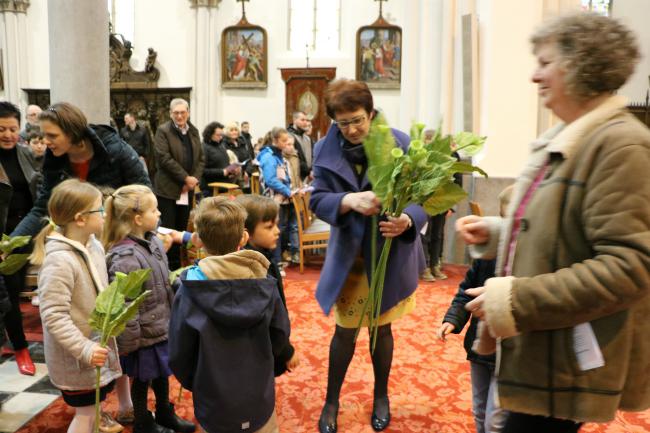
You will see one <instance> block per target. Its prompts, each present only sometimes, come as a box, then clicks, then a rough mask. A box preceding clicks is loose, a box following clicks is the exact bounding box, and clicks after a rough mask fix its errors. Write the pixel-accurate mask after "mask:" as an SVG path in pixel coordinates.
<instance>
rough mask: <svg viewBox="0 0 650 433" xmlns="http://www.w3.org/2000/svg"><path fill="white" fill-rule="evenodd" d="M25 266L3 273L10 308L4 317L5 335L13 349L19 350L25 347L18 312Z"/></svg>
mask: <svg viewBox="0 0 650 433" xmlns="http://www.w3.org/2000/svg"><path fill="white" fill-rule="evenodd" d="M26 273H27V266H23V267H22V268H21V269H20V270H19V271H18V272H16V273H15V274H13V275H5V276H4V279H5V284H6V286H7V292H9V301H10V302H11V310H9V311H8V312H7V314H6V315H5V318H4V322H5V329H6V330H7V336H8V337H9V341H11V345H12V346H13V348H14V350H20V349H24V348H26V347H27V340H26V339H25V331H24V330H23V314H22V313H21V312H20V292H21V291H23V289H24V287H25V274H26Z"/></svg>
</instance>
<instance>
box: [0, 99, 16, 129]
mask: <svg viewBox="0 0 650 433" xmlns="http://www.w3.org/2000/svg"><path fill="white" fill-rule="evenodd" d="M8 117H13V118H15V119H16V120H18V126H20V109H19V108H18V107H17V106H16V105H14V104H12V103H11V102H9V101H0V119H6V118H8Z"/></svg>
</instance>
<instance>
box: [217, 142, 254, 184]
mask: <svg viewBox="0 0 650 433" xmlns="http://www.w3.org/2000/svg"><path fill="white" fill-rule="evenodd" d="M223 143H224V145H225V146H226V149H228V150H231V151H232V152H233V153H234V154H235V155H237V159H238V160H239V162H241V163H244V161H246V164H244V165H243V166H242V170H243V171H245V172H246V173H248V174H249V175H250V174H251V173H253V160H254V159H255V151H254V150H253V145H252V144H250V143H249V142H248V141H247V140H246V139H244V137H241V136H240V137H238V138H237V144H234V143H233V142H232V141H231V140H230V139H229V138H228V137H226V138H224V139H223ZM247 160H248V161H247Z"/></svg>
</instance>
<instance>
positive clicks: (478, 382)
mask: <svg viewBox="0 0 650 433" xmlns="http://www.w3.org/2000/svg"><path fill="white" fill-rule="evenodd" d="M511 193H512V185H511V186H509V187H506V188H505V189H504V190H503V191H501V193H500V194H499V210H500V214H501V216H504V215H505V212H506V209H507V207H508V203H509V202H510V195H511ZM495 265H496V259H494V260H474V261H473V262H472V267H471V268H469V270H468V271H467V274H465V279H464V280H463V281H462V282H461V283H460V286H459V287H458V293H457V294H456V296H455V297H454V299H453V300H452V301H451V306H450V307H449V309H448V310H447V314H445V317H444V319H443V321H442V322H443V323H442V325H441V326H440V328H439V329H438V332H437V335H438V338H440V339H441V340H442V341H446V338H447V335H448V334H450V333H454V334H460V332H461V331H462V330H463V327H464V326H465V324H466V323H467V321H468V320H469V319H470V316H471V314H470V312H468V311H467V310H465V304H467V303H468V302H469V301H471V300H472V299H474V298H472V297H471V296H469V295H468V294H467V293H465V290H467V289H471V288H474V287H481V286H483V285H484V284H485V281H486V280H487V279H488V278H492V277H494V268H495ZM478 323H479V320H478V318H476V317H472V318H471V322H470V325H469V328H468V329H467V332H466V333H465V340H464V342H463V345H464V347H465V351H466V352H467V360H468V361H469V362H470V374H471V380H472V413H473V415H474V423H475V425H476V431H477V433H494V432H500V431H501V429H502V428H503V426H504V425H505V421H506V417H507V416H508V413H507V412H506V411H504V410H503V409H500V408H499V407H498V406H497V405H496V404H495V403H496V402H495V395H496V378H495V376H494V368H495V362H496V359H495V355H494V354H492V355H480V354H478V353H476V352H475V348H474V347H473V346H472V345H473V343H474V340H475V339H476V335H477V327H478Z"/></svg>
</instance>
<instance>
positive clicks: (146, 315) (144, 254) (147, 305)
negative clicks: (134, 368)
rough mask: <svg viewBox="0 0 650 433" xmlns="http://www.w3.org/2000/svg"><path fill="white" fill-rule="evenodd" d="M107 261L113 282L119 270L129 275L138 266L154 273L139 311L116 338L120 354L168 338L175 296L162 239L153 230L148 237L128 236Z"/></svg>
mask: <svg viewBox="0 0 650 433" xmlns="http://www.w3.org/2000/svg"><path fill="white" fill-rule="evenodd" d="M106 263H107V266H108V277H109V280H110V281H113V279H114V278H115V274H116V273H117V272H123V273H125V274H128V273H129V272H133V271H135V270H138V269H151V276H150V277H149V279H147V281H145V282H144V286H143V290H150V291H151V293H150V294H149V296H147V297H146V298H145V300H144V302H142V304H140V307H139V308H138V314H137V315H136V316H135V317H134V318H133V319H132V320H130V321H129V322H128V323H127V324H126V328H125V330H124V332H123V333H122V334H120V336H119V337H117V345H118V347H119V349H120V353H121V354H125V353H131V352H133V351H136V350H138V349H141V348H143V347H148V346H153V345H154V344H156V343H159V342H161V341H166V340H167V330H168V327H169V316H170V314H171V304H172V299H173V297H174V295H173V292H172V287H171V284H170V283H169V266H168V265H167V255H166V254H165V250H164V248H163V245H162V241H161V240H160V239H159V238H158V236H156V234H155V233H151V232H150V233H147V236H146V239H138V238H136V237H131V236H129V237H127V238H126V239H123V240H122V241H120V242H118V243H117V244H115V245H114V246H113V247H112V248H111V249H110V250H109V251H108V254H107V256H106Z"/></svg>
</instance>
